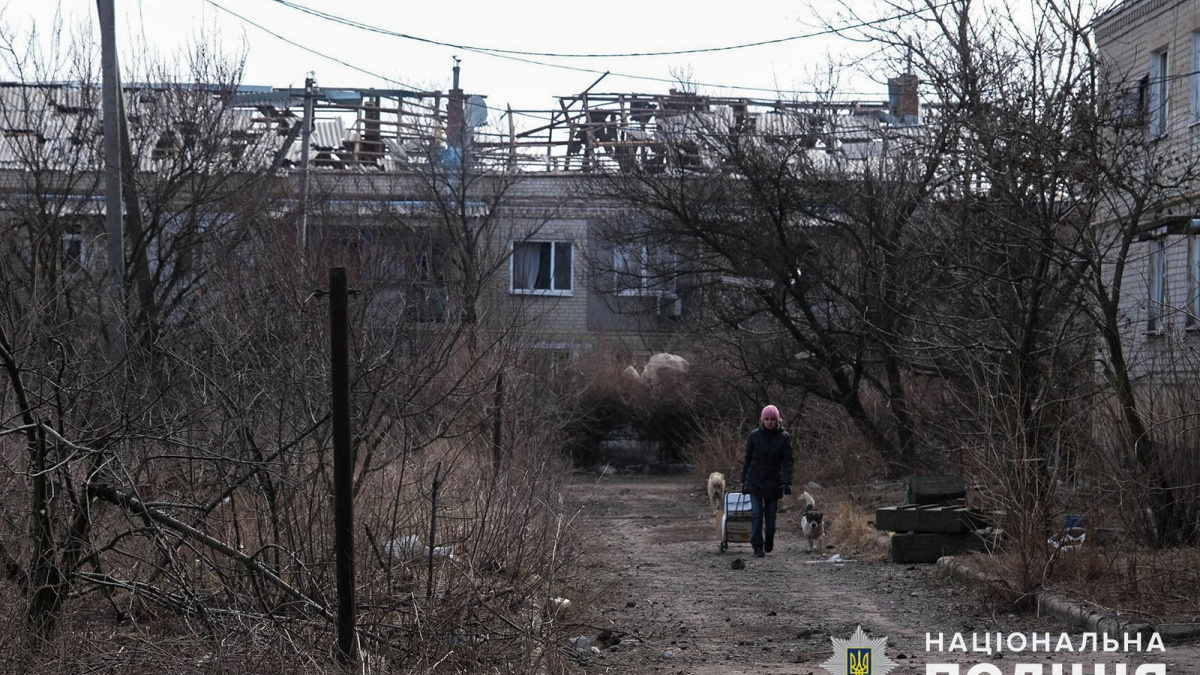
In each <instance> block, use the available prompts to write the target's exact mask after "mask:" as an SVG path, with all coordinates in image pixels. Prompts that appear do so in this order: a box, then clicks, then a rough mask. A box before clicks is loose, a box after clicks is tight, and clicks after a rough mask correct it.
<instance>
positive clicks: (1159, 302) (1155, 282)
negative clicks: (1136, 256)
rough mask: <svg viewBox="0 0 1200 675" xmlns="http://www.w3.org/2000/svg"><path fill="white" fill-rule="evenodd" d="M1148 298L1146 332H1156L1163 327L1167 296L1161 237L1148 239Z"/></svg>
mask: <svg viewBox="0 0 1200 675" xmlns="http://www.w3.org/2000/svg"><path fill="white" fill-rule="evenodd" d="M1147 285H1148V286H1149V288H1148V296H1149V297H1148V298H1147V299H1148V300H1149V302H1148V303H1147V307H1146V332H1147V333H1158V332H1161V331H1162V330H1163V328H1164V321H1163V319H1164V314H1165V312H1164V310H1165V309H1166V308H1165V306H1164V305H1165V302H1166V297H1167V249H1166V245H1165V243H1164V242H1163V240H1162V239H1161V238H1159V239H1151V240H1150V274H1149V276H1148V277H1147Z"/></svg>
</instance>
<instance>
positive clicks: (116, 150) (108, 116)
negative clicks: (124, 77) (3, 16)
mask: <svg viewBox="0 0 1200 675" xmlns="http://www.w3.org/2000/svg"><path fill="white" fill-rule="evenodd" d="M96 9H97V14H98V16H99V20H100V69H101V80H100V85H101V93H102V98H101V105H102V108H103V117H104V213H105V216H104V222H105V232H106V235H107V240H108V297H107V298H106V301H105V322H106V323H107V324H108V325H107V336H106V337H107V339H108V351H109V357H110V358H112V359H113V362H114V363H119V362H121V361H123V360H124V358H125V340H124V337H123V336H124V333H123V331H122V327H121V317H122V316H123V315H124V307H125V291H124V284H123V280H124V276H125V230H124V218H123V215H124V212H123V211H122V209H121V197H122V195H121V133H120V131H119V126H118V124H119V122H120V105H121V103H120V98H119V97H120V96H121V72H120V69H119V68H118V65H117V39H116V34H117V31H116V21H115V18H114V16H113V15H114V13H115V10H114V9H113V0H96Z"/></svg>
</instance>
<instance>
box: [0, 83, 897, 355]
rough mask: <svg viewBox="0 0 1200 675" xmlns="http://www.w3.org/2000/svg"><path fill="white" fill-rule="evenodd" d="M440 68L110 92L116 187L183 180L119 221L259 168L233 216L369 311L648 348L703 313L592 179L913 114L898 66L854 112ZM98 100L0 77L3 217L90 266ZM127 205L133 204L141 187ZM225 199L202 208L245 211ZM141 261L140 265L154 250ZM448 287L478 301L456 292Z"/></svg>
mask: <svg viewBox="0 0 1200 675" xmlns="http://www.w3.org/2000/svg"><path fill="white" fill-rule="evenodd" d="M456 70H457V69H456ZM455 78H456V79H455V87H454V88H452V89H451V90H450V91H448V92H439V91H412V90H403V89H370V88H340V87H328V86H319V85H317V84H316V83H314V82H312V81H310V82H309V83H307V84H306V86H305V87H302V88H277V87H255V86H245V85H238V86H216V85H196V84H190V85H177V84H161V85H137V86H126V87H125V88H124V96H123V104H124V113H125V118H126V124H127V127H128V130H129V133H128V144H127V146H126V153H125V154H126V161H127V165H126V167H125V171H126V172H127V177H128V175H129V172H136V174H137V175H138V176H141V177H143V178H145V179H147V181H151V182H152V181H153V180H158V179H162V180H170V179H178V178H179V177H180V176H181V175H182V173H181V172H192V174H191V175H192V176H193V177H192V178H188V179H187V180H186V181H183V183H186V185H187V189H186V190H177V191H169V190H164V191H162V192H161V194H158V195H156V198H160V202H156V206H155V207H154V208H157V209H159V210H160V211H161V212H166V215H163V213H159V214H157V216H156V215H155V214H148V215H142V214H138V217H139V218H154V217H157V218H159V220H164V219H165V220H166V221H168V223H169V221H171V220H172V219H175V218H179V219H182V218H186V217H194V216H189V213H188V212H187V209H185V208H184V207H183V205H182V201H181V202H180V205H179V207H178V213H171V212H170V211H171V208H172V207H171V205H170V204H171V200H173V199H174V200H182V199H183V197H182V196H181V195H182V194H183V193H185V192H187V193H188V194H193V193H195V192H196V191H198V190H200V189H201V188H203V187H204V186H210V187H208V188H206V189H212V190H218V191H219V190H223V189H231V188H229V187H228V186H230V185H236V184H239V179H238V177H239V176H250V175H254V176H258V177H260V178H261V179H262V180H261V181H259V182H257V183H255V186H256V187H255V188H254V190H255V191H254V193H253V194H252V195H249V196H247V197H246V198H243V199H242V200H240V201H239V202H238V203H239V204H240V206H239V207H238V209H244V208H248V207H251V206H252V207H254V213H255V215H254V218H256V219H259V220H261V222H262V223H263V226H264V227H278V228H279V229H278V232H279V233H280V234H279V247H280V249H281V250H282V251H286V252H289V253H288V254H289V255H291V254H294V256H295V258H296V259H298V260H301V261H303V260H311V261H318V260H319V261H322V262H328V263H331V264H338V265H346V266H348V267H349V268H350V274H351V279H352V284H355V285H358V286H365V285H369V286H371V287H373V288H375V289H376V291H377V298H378V300H377V302H376V305H377V306H378V311H377V312H376V313H375V314H374V316H375V318H376V320H379V321H384V322H386V321H406V322H418V323H437V322H446V321H454V320H458V319H462V318H464V317H466V316H469V317H470V319H471V320H472V321H476V320H478V321H481V322H484V323H486V322H488V321H512V320H513V317H517V316H519V317H520V321H521V325H523V326H527V327H528V328H529V332H530V334H531V335H532V338H531V340H530V345H531V346H533V347H535V348H538V349H544V350H550V351H552V352H554V353H558V354H562V355H567V354H570V355H577V354H579V353H582V352H588V351H592V350H596V349H599V348H605V347H613V348H617V349H620V350H623V351H625V352H632V353H636V352H651V351H658V350H663V349H671V348H672V340H673V339H674V337H673V336H676V335H677V334H678V333H679V332H680V331H682V330H685V329H686V327H687V325H688V322H689V319H690V318H691V317H692V316H695V315H696V313H697V312H701V311H703V308H702V307H701V306H699V305H700V303H699V302H698V301H697V299H696V296H695V295H694V294H692V293H689V290H688V287H689V278H688V276H687V274H686V270H683V269H675V268H673V266H674V265H677V264H678V262H677V258H675V257H674V256H673V255H672V253H671V252H670V251H666V250H663V249H662V248H661V247H655V246H650V245H639V244H638V243H636V242H634V243H632V244H631V243H629V242H626V243H623V244H621V245H613V244H612V243H610V242H608V241H606V239H605V237H604V234H603V233H604V232H605V231H606V226H611V225H612V224H613V223H617V224H620V223H626V222H627V221H630V220H631V219H632V216H630V215H629V213H630V212H629V211H628V209H627V208H626V207H625V206H624V205H623V204H621V203H620V201H619V200H615V199H612V198H610V197H604V196H602V195H603V194H604V190H603V189H602V187H603V185H604V181H606V180H609V179H610V178H611V177H612V176H614V175H621V174H626V173H630V172H645V173H648V174H663V175H689V174H694V175H697V176H701V175H703V174H705V173H706V172H712V171H720V170H721V168H722V167H721V163H722V159H721V156H720V153H719V152H717V151H716V144H714V143H713V142H712V139H713V138H714V135H721V136H724V135H729V134H734V135H744V136H754V137H759V138H763V139H770V138H778V137H789V138H800V139H802V141H803V146H804V147H805V148H808V150H807V152H809V153H812V154H813V155H814V156H829V155H831V154H837V155H838V156H840V157H843V158H849V159H851V160H854V159H860V160H867V159H869V158H870V157H872V156H874V155H877V154H878V153H879V151H880V147H881V145H882V143H884V140H885V138H886V137H887V134H888V133H890V132H892V131H895V130H903V129H905V128H907V129H910V130H911V129H913V128H916V127H919V125H920V108H919V104H918V94H917V79H916V77H915V76H913V75H903V76H900V77H898V78H894V79H893V80H891V81H890V83H889V96H888V97H887V99H885V100H879V101H869V102H861V101H860V102H855V101H842V102H830V101H795V100H782V99H777V100H766V99H754V98H729V97H717V96H706V95H700V94H697V93H692V92H687V91H679V90H676V89H671V90H669V91H668V92H666V93H658V94H639V93H605V92H602V91H598V90H596V86H597V85H593V87H591V88H589V90H587V91H585V92H583V93H580V94H576V95H572V96H564V97H558V98H557V100H556V101H555V106H554V107H553V108H552V109H549V110H543V111H528V110H520V111H519V110H511V109H509V110H503V111H502V110H496V109H493V108H490V107H489V106H488V104H487V100H486V98H485V97H483V96H475V95H467V94H466V93H465V92H463V91H462V90H461V89H460V88H458V86H457V72H456V74H455ZM881 98H882V97H881ZM100 110H101V106H100V96H99V92H98V90H97V88H96V87H91V86H84V85H79V84H46V85H41V84H29V83H0V125H2V127H3V128H2V132H3V133H2V134H0V210H2V212H3V213H4V218H5V219H7V220H9V221H10V222H11V221H12V220H13V219H19V218H21V217H23V216H22V215H21V214H22V213H23V212H27V211H28V209H29V206H30V204H32V203H34V202H39V203H47V202H49V203H53V204H54V205H55V206H54V208H56V209H57V210H58V211H59V212H60V213H62V214H65V215H66V216H68V217H67V218H66V219H64V222H70V223H72V224H71V225H69V226H66V227H64V228H63V231H62V232H61V233H60V241H59V242H58V243H60V244H61V249H62V252H63V253H62V254H63V255H65V256H66V257H68V258H70V259H71V261H72V263H73V264H78V265H83V266H92V267H95V268H98V269H99V268H102V267H103V265H104V248H105V242H104V231H105V230H104V223H103V213H104V199H103V195H104V183H103V174H102V167H103V161H102V159H103V156H102V154H101V149H100V148H101V145H102V144H101V143H100V138H101V128H102V125H101V120H100V117H101V114H100ZM305 121H310V122H311V124H305ZM196 177H200V178H196ZM218 177H219V178H220V180H217V178H218ZM183 183H181V184H183ZM213 185H216V186H217V187H211V186H213ZM137 199H138V200H140V201H138V202H134V203H140V204H141V205H142V207H141V210H150V209H151V206H150V205H149V204H150V200H149V198H148V197H147V196H146V195H139V196H138V198H137ZM161 200H165V202H162V201H161ZM227 211H228V212H225V213H212V212H209V213H206V214H204V216H203V217H204V218H207V219H210V220H216V221H219V220H220V219H223V218H238V217H242V216H243V214H241V213H240V212H234V210H232V209H230V210H227ZM127 219H128V216H127ZM256 222H259V221H258V220H256ZM628 224H630V225H631V226H633V227H636V223H628ZM134 226H135V227H141V226H139V225H138V224H137V223H135V224H134ZM168 226H169V224H168ZM464 247H465V249H466V250H469V251H470V255H469V256H464V255H462V251H463V250H464ZM147 255H148V256H149V257H150V259H151V264H154V260H155V259H156V256H155V253H154V251H148V253H147ZM164 264H165V263H164ZM176 264H178V263H176ZM464 284H465V285H470V286H472V287H473V288H475V289H476V292H474V293H468V294H463V293H461V292H460V289H461V288H462V287H463V286H464ZM464 304H469V305H471V306H464ZM477 304H479V305H482V306H475V305H477Z"/></svg>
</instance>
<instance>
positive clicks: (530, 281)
mask: <svg viewBox="0 0 1200 675" xmlns="http://www.w3.org/2000/svg"><path fill="white" fill-rule="evenodd" d="M571 257H572V245H571V243H570V242H567V241H521V242H513V245H512V260H511V265H512V288H511V290H512V292H513V293H527V294H554V295H570V294H571V291H572V289H573V286H572V276H573V275H572V271H571V262H572V260H571Z"/></svg>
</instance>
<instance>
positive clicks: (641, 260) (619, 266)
mask: <svg viewBox="0 0 1200 675" xmlns="http://www.w3.org/2000/svg"><path fill="white" fill-rule="evenodd" d="M676 267H677V263H676V259H675V255H674V254H673V253H671V252H670V251H668V250H667V249H665V248H662V247H658V246H645V245H628V246H618V247H616V248H614V249H613V276H614V282H615V283H614V286H613V287H614V288H615V289H616V293H617V295H670V296H673V295H674V294H675V278H674V273H675V269H676Z"/></svg>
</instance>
